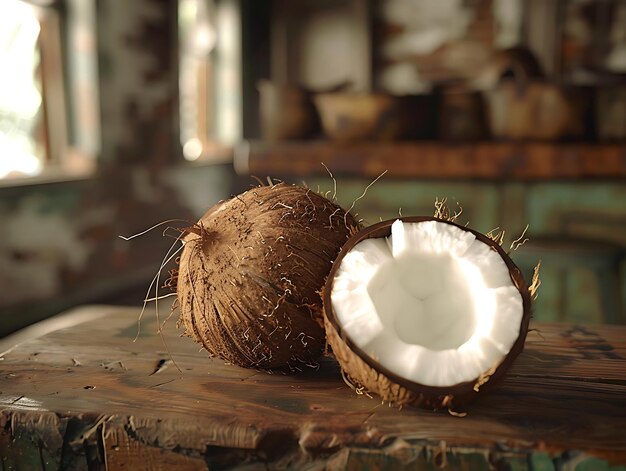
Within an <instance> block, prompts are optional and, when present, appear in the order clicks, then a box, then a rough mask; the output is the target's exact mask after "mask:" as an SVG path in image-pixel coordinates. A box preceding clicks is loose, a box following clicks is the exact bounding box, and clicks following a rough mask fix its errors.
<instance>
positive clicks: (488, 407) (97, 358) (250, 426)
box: [0, 307, 626, 469]
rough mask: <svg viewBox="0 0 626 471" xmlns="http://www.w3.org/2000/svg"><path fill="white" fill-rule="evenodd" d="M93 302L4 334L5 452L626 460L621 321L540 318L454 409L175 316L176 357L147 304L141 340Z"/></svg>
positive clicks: (194, 457)
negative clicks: (508, 358) (212, 337)
mask: <svg viewBox="0 0 626 471" xmlns="http://www.w3.org/2000/svg"><path fill="white" fill-rule="evenodd" d="M86 313H87V311H85V310H82V311H81V310H79V311H77V313H76V314H75V316H76V317H77V318H82V319H80V320H81V321H82V322H80V323H78V324H76V325H72V322H69V321H68V318H67V317H66V318H65V321H64V322H63V323H61V328H60V329H59V330H55V328H54V326H49V328H48V329H44V330H43V331H40V332H35V333H33V335H32V336H30V338H27V336H26V337H25V336H24V335H23V336H22V337H21V338H19V339H16V338H14V339H7V340H6V341H3V342H0V352H3V351H6V350H9V351H8V352H7V353H4V354H3V355H1V358H2V360H1V361H0V378H2V380H1V383H0V409H1V410H2V411H1V413H0V430H2V431H3V432H2V433H0V455H2V450H3V449H6V448H7V442H6V440H7V439H8V438H7V437H8V436H10V437H13V438H12V439H15V437H16V436H18V437H22V436H24V437H29V438H28V440H30V441H23V443H30V444H31V445H29V446H30V448H29V447H26V446H25V445H24V446H23V447H22V448H21V449H23V450H24V449H27V453H29V454H30V455H33V454H34V453H35V454H39V455H41V456H44V457H47V458H46V459H48V461H50V460H54V459H57V460H58V459H60V458H58V456H60V454H59V453H58V452H59V450H61V451H63V450H64V451H65V452H64V453H61V454H63V456H64V457H65V458H64V459H68V458H67V457H68V456H80V457H82V458H80V459H84V460H92V461H93V462H94V463H95V462H98V463H100V462H101V463H104V460H105V458H106V459H107V460H109V464H110V463H111V462H113V463H117V464H119V463H122V462H124V463H135V464H136V463H138V462H139V461H132V460H133V459H135V458H132V457H133V456H143V457H144V458H145V459H144V462H146V463H147V462H148V461H149V460H156V459H157V458H158V459H162V460H163V463H172V466H178V467H179V468H180V469H201V468H202V466H204V464H206V463H213V465H214V467H217V468H220V467H221V466H224V467H226V466H227V465H228V464H229V463H230V464H232V462H234V461H233V460H235V461H237V460H244V461H245V460H248V461H250V460H259V461H260V462H272V463H275V464H276V463H283V464H284V463H287V462H289V463H291V464H293V463H294V462H305V461H306V462H313V461H315V460H318V459H322V460H324V463H326V461H328V460H330V459H331V456H332V460H334V461H333V462H335V463H343V464H342V465H341V466H343V467H339V468H337V469H344V468H345V469H347V468H346V467H347V466H348V465H347V463H351V462H354V463H358V462H360V461H359V460H360V459H361V458H362V457H361V458H359V456H361V455H359V453H360V452H357V450H359V449H365V450H369V451H371V452H372V453H374V451H373V450H378V451H377V452H376V453H378V454H380V453H383V455H384V454H385V453H386V452H385V451H384V450H385V449H387V448H388V447H390V446H391V445H392V444H396V446H398V444H399V443H405V444H407V445H406V446H407V447H408V448H409V449H411V450H412V451H411V453H413V454H416V455H415V456H418V455H419V456H420V457H422V458H423V457H424V456H425V455H424V453H426V452H425V451H424V450H426V448H424V447H426V446H430V447H432V446H440V444H443V446H444V447H446V449H449V450H452V451H454V450H455V449H456V450H457V451H458V450H460V449H463V450H470V451H471V450H478V451H479V452H480V453H483V454H485V453H486V455H485V456H487V458H489V459H495V458H494V456H495V455H494V453H495V454H498V453H500V454H502V453H504V454H507V453H509V455H510V453H513V452H514V454H517V455H520V454H521V455H524V454H525V453H532V452H537V451H542V452H547V453H549V454H550V456H564V455H563V453H565V452H568V453H569V452H571V451H577V452H584V453H586V454H588V455H594V456H597V457H599V458H601V459H608V460H610V461H611V462H615V463H624V464H626V432H625V431H624V424H626V328H625V327H608V326H584V327H583V326H572V325H562V326H559V325H538V326H535V327H536V329H537V330H533V331H531V332H530V334H529V337H528V341H527V344H526V349H525V352H524V353H523V354H522V355H521V356H520V358H519V360H518V361H517V362H516V364H515V365H514V367H513V369H512V370H511V372H510V374H509V375H508V376H507V378H506V380H505V381H504V382H503V383H502V384H501V385H499V386H498V387H497V388H494V389H493V391H492V392H491V393H490V394H489V395H487V396H486V397H484V398H483V399H482V400H481V401H479V402H477V403H475V404H473V405H471V406H470V407H469V409H468V411H467V412H468V415H467V417H465V418H458V417H453V416H450V415H448V414H447V413H442V412H438V413H434V412H428V411H420V410H413V409H404V410H396V409H393V408H389V407H388V406H386V405H381V404H380V402H379V401H377V400H376V399H370V398H368V397H365V396H357V395H355V393H354V392H353V391H351V390H350V389H349V388H348V387H347V386H345V384H344V383H343V381H342V379H341V375H340V373H339V370H338V368H337V366H336V364H335V363H334V362H333V361H331V360H325V361H323V362H322V363H321V365H320V368H319V370H318V371H313V370H310V369H306V370H305V371H303V372H302V373H299V374H296V375H289V376H287V375H282V374H278V373H275V374H272V375H270V374H267V373H265V372H260V371H254V370H245V369H242V368H238V367H234V366H232V365H225V364H224V363H223V362H221V361H219V360H212V359H209V358H208V357H207V355H206V353H205V352H199V351H198V347H197V345H196V344H194V343H193V342H192V341H190V340H189V339H186V338H180V337H179V336H178V332H177V331H176V329H175V328H174V326H173V323H172V325H170V324H168V326H167V327H166V329H165V336H166V337H165V338H166V340H167V344H168V346H169V349H170V351H171V352H172V354H173V358H174V360H175V363H173V362H171V360H170V358H169V355H168V353H167V352H166V350H165V348H164V345H163V342H162V340H161V339H160V338H159V336H158V335H156V334H155V331H156V323H155V322H154V320H151V319H149V318H150V317H151V315H150V314H151V313H149V315H148V316H146V317H147V318H146V320H145V322H144V324H143V326H142V333H141V335H140V337H139V338H138V340H137V341H136V342H133V338H134V336H135V334H136V320H137V315H138V310H137V309H133V308H112V307H99V308H92V309H91V314H90V315H86ZM70 317H71V316H70ZM89 318H91V320H88V321H85V319H89ZM159 366H160V368H159ZM177 366H178V368H180V371H179V370H178V369H177ZM27 431H29V433H30V435H29V434H28V433H26V432H27ZM70 432H71V433H70ZM33 437H35V438H33ZM42 437H43V438H42ZM81 437H82V438H81ZM97 437H101V438H97ZM24 440H26V438H25V439H24ZM21 443H22V442H21ZM42 443H44V444H45V446H42V445H41V444H42ZM114 444H115V445H114ZM116 447H117V448H116ZM137 447H143V448H145V449H143V448H142V449H141V452H139V451H137V453H135V451H133V450H139V448H137ZM411 447H413V448H411ZM344 448H346V449H350V450H351V451H349V452H347V453H348V455H345V454H344V455H339V454H338V453H339V451H340V450H341V449H344ZM28 450H30V451H28ZM38 450H41V451H38ZM420 450H421V451H420ZM452 451H451V452H452ZM368 453H369V452H368ZM406 453H408V452H407V451H406V450H405V451H403V452H402V453H401V454H400V455H401V456H402V460H405V461H406V460H407V459H408V460H409V461H407V463H409V462H413V461H411V460H412V459H413V458H411V459H409V458H407V457H406V456H405V455H406ZM454 453H456V452H454ZM468 453H469V451H468ZM409 454H410V453H409ZM570 454H571V453H570ZM179 455H180V456H179ZM383 455H381V456H383ZM492 455H493V456H492ZM517 455H516V456H517ZM11 456H13V455H11ZM368 456H369V457H368V458H367V459H374V458H373V457H372V456H373V455H372V456H370V455H368ZM377 456H378V455H377ZM410 456H413V455H410ZM451 456H452V455H451ZM498 456H499V455H498ZM510 456H512V455H510ZM510 456H509V457H510ZM567 456H570V455H567ZM55 457H56V458H55ZM422 458H419V459H422ZM487 458H486V459H487ZM11 459H17V458H11ZM376 459H378V458H376ZM380 459H381V461H379V463H382V464H384V463H386V462H387V461H388V459H387V458H385V459H383V458H380ZM394 459H396V458H394ZM398 459H400V458H398ZM415 459H417V458H415ZM111 460H113V461H111ZM115 460H117V461H115ZM281 460H282V461H281ZM285 460H292V461H285ZM293 460H296V461H293ZM297 460H300V461H297ZM303 460H304V461H303ZM386 460H387V461H386ZM391 461H393V460H391ZM402 462H404V461H402ZM104 464H106V463H104ZM337 466H339V465H337ZM199 467H200V468H199ZM113 469H114V468H113ZM157 469H158V468H157ZM320 469H321V468H320Z"/></svg>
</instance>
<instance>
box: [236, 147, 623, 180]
mask: <svg viewBox="0 0 626 471" xmlns="http://www.w3.org/2000/svg"><path fill="white" fill-rule="evenodd" d="M321 162H324V163H325V164H326V165H327V166H328V168H330V169H331V170H332V171H333V173H334V174H335V175H358V176H364V177H376V176H378V175H380V174H381V173H382V172H384V171H385V170H387V171H388V177H389V178H401V179H402V178H428V179H432V178H435V179H486V180H494V179H495V180H500V179H503V178H506V179H511V180H550V179H566V180H571V179H580V178H604V179H606V178H609V179H623V178H624V177H626V146H624V145H622V144H589V143H580V142H577V143H561V142H556V143H551V142H512V141H498V142H476V143H464V144H442V143H439V142H430V141H415V142H408V141H405V142H355V143H335V142H332V141H312V142H311V141H308V142H284V143H265V142H258V141H255V142H251V143H246V144H244V145H242V146H240V148H239V149H238V151H237V152H235V169H236V170H237V172H238V173H240V174H246V175H248V174H251V175H271V176H273V177H281V176H289V177H310V176H312V175H326V170H325V169H324V167H323V166H322V164H321Z"/></svg>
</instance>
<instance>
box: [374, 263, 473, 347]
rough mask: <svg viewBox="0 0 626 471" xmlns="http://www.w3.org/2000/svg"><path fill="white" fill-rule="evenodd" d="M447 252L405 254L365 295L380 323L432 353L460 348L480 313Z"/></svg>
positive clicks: (462, 274) (382, 270)
mask: <svg viewBox="0 0 626 471" xmlns="http://www.w3.org/2000/svg"><path fill="white" fill-rule="evenodd" d="M466 275H467V274H466V272H464V271H463V269H462V267H461V265H460V264H459V263H458V262H457V261H456V260H455V259H454V258H453V257H452V256H451V255H450V254H448V253H433V254H428V253H409V252H406V253H404V254H403V255H402V256H401V257H398V258H396V259H392V260H389V261H387V262H386V263H384V264H383V265H381V266H380V267H379V268H378V270H377V271H376V274H375V275H374V276H373V277H372V279H371V280H370V281H369V283H368V286H367V292H368V295H369V297H370V299H371V300H372V303H373V304H374V307H375V311H376V313H377V315H378V316H379V318H380V321H381V323H382V324H383V325H384V326H385V327H386V328H390V329H393V330H394V331H395V333H396V335H397V336H398V338H399V339H401V340H402V341H403V342H405V343H407V344H411V345H422V346H423V347H426V348H428V349H430V350H436V351H439V350H447V349H450V348H454V349H456V348H458V347H460V346H461V345H463V344H464V343H465V342H466V341H467V340H469V338H470V337H471V336H472V334H473V333H474V329H475V326H476V322H477V317H478V314H477V312H476V304H477V303H476V302H475V300H474V296H475V295H476V296H480V295H481V294H482V293H481V292H478V293H472V291H471V283H470V282H468V280H467V278H466Z"/></svg>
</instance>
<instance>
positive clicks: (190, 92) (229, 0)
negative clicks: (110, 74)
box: [178, 0, 242, 161]
mask: <svg viewBox="0 0 626 471" xmlns="http://www.w3.org/2000/svg"><path fill="white" fill-rule="evenodd" d="M239 15H240V12H239V6H238V2H237V1H235V0H222V1H220V2H214V1H213V0H179V1H178V22H179V45H180V51H179V52H180V74H179V87H180V88H179V89H180V139H181V144H182V146H183V155H184V157H185V159H186V160H190V161H193V160H198V159H208V160H221V159H224V158H225V157H227V156H229V155H230V152H229V147H230V146H232V145H233V144H234V143H235V142H237V141H238V140H239V139H240V138H241V121H242V118H241V70H240V48H241V45H240V39H239V37H240V27H241V25H240V16H239ZM218 116H219V119H217V117H218Z"/></svg>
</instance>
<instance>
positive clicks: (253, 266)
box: [177, 183, 358, 369]
mask: <svg viewBox="0 0 626 471" xmlns="http://www.w3.org/2000/svg"><path fill="white" fill-rule="evenodd" d="M357 226H358V224H357V222H356V221H355V220H354V218H353V217H352V216H351V215H350V214H348V213H346V212H345V211H344V210H343V209H342V208H341V207H339V206H338V205H336V204H334V203H333V202H331V201H329V200H328V199H326V198H324V197H322V196H320V195H319V194H317V193H315V192H313V191H311V190H310V189H307V188H303V187H299V186H294V185H288V184H284V183H281V184H277V185H273V186H262V187H257V188H253V189H251V190H249V191H247V192H245V193H243V194H241V195H239V196H236V197H234V198H232V199H230V200H228V201H224V202H220V203H218V204H217V205H215V206H214V207H212V208H211V209H209V211H208V212H207V213H206V214H205V215H204V216H203V217H202V218H201V219H200V220H199V221H198V223H197V224H196V225H195V226H194V227H192V228H189V229H188V232H189V233H188V234H187V235H186V236H185V237H184V239H183V243H184V248H183V251H182V254H181V257H180V264H179V270H178V280H177V293H178V301H179V304H180V312H181V316H180V321H179V322H180V324H182V325H183V326H184V328H185V331H186V334H187V335H189V336H190V337H192V338H193V339H194V340H196V341H197V342H198V343H200V344H201V345H202V346H203V347H204V348H205V349H206V350H207V351H208V352H209V354H210V355H211V356H216V357H219V358H222V359H224V360H226V361H228V362H230V363H233V364H236V365H239V366H243V367H258V368H264V369H273V368H280V367H285V366H287V367H290V368H292V369H297V368H298V365H299V364H301V363H304V364H311V363H312V362H314V361H315V359H316V358H317V357H318V356H319V355H320V354H321V352H322V350H323V348H324V346H325V334H324V327H323V314H322V301H321V298H320V294H319V292H320V291H321V289H322V287H323V286H324V282H325V280H326V277H327V276H328V273H329V272H330V269H331V266H332V263H333V261H334V260H335V258H336V257H337V254H338V253H339V250H340V248H341V247H342V245H343V244H344V242H345V241H346V239H347V238H348V237H349V235H350V234H351V233H353V232H355V231H356V229H357Z"/></svg>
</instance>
